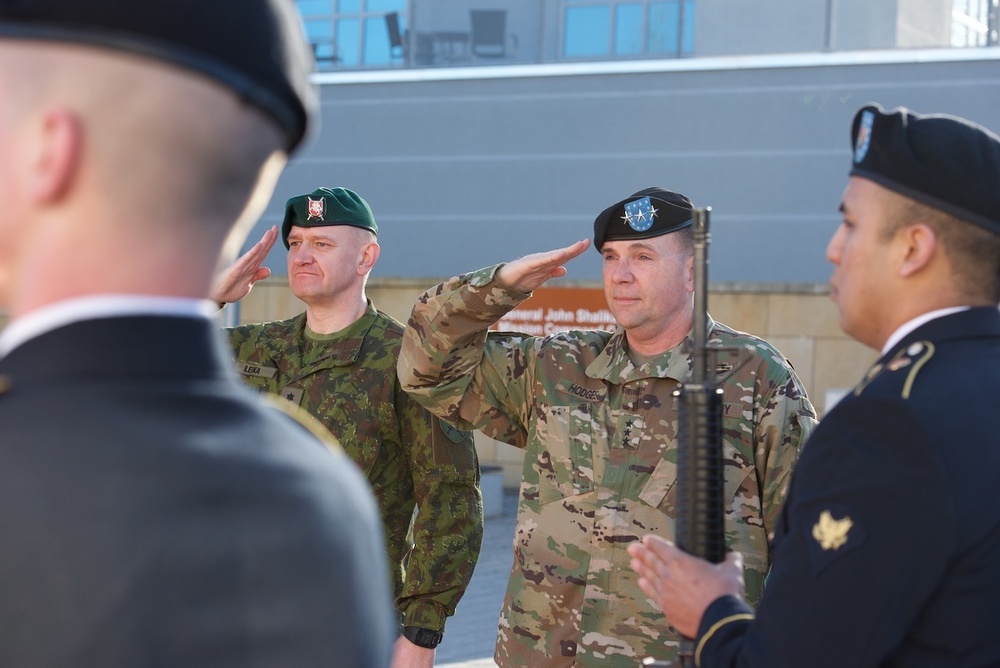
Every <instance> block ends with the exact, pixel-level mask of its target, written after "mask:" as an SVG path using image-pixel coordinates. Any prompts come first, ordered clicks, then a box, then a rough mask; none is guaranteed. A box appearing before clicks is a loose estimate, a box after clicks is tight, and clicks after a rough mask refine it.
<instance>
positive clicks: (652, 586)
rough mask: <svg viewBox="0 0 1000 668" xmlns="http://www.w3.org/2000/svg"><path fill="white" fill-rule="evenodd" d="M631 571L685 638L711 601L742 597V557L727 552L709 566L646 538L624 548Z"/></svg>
mask: <svg viewBox="0 0 1000 668" xmlns="http://www.w3.org/2000/svg"><path fill="white" fill-rule="evenodd" d="M628 553H629V556H631V557H632V562H631V566H632V570H634V571H635V572H636V573H638V574H639V587H640V588H641V589H642V590H643V591H644V592H646V595H647V596H649V597H650V598H651V599H653V601H655V602H656V605H657V607H659V608H660V610H662V611H663V613H664V614H665V615H666V616H667V619H668V620H669V621H670V623H671V624H672V625H673V626H674V628H676V629H677V630H678V631H680V632H681V633H682V634H684V635H685V636H687V637H688V638H694V637H695V636H696V635H697V634H698V625H699V624H700V623H701V617H702V615H704V614H705V610H706V609H707V608H708V606H709V605H711V603H712V601H714V600H715V599H717V598H719V597H721V596H737V597H740V598H742V597H743V556H742V555H740V553H739V552H730V553H729V554H727V555H726V559H725V561H723V562H722V563H719V564H711V563H709V562H707V561H705V560H704V559H699V558H698V557H693V556H691V555H690V554H688V553H687V552H684V551H683V550H681V549H680V548H679V547H677V546H676V545H674V544H673V543H671V542H670V541H668V540H664V539H663V538H660V537H659V536H654V535H652V534H649V535H647V536H645V537H643V539H642V541H641V542H638V543H632V544H631V545H629V546H628Z"/></svg>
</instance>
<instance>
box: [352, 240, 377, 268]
mask: <svg viewBox="0 0 1000 668" xmlns="http://www.w3.org/2000/svg"><path fill="white" fill-rule="evenodd" d="M381 253H382V247H381V246H379V245H378V242H375V241H371V242H369V243H366V244H365V245H364V246H363V247H362V248H361V258H360V263H359V264H358V273H359V274H367V273H368V272H369V271H371V270H372V267H374V266H375V263H376V262H378V256H379V255H380V254H381Z"/></svg>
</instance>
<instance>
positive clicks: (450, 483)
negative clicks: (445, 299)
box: [229, 302, 483, 630]
mask: <svg viewBox="0 0 1000 668" xmlns="http://www.w3.org/2000/svg"><path fill="white" fill-rule="evenodd" d="M305 323H306V318H305V314H302V315H300V316H298V317H295V318H292V319H290V320H284V321H281V322H272V323H265V324H255V325H243V326H240V327H236V328H234V329H232V330H230V331H229V334H230V337H231V342H232V345H233V350H234V352H235V355H236V359H237V363H238V367H239V371H240V373H242V374H243V377H244V379H245V380H246V381H247V383H249V384H250V385H251V386H253V387H256V388H258V389H260V390H262V391H267V392H271V393H275V394H280V395H281V396H284V397H285V398H287V399H290V400H291V401H292V402H293V403H296V404H299V405H301V406H302V407H303V408H305V409H306V410H308V412H310V413H311V414H313V415H315V416H316V417H317V418H319V420H320V421H321V422H322V423H323V424H324V425H325V426H326V427H327V428H328V429H329V430H330V431H331V432H332V433H333V434H334V435H335V436H336V437H337V439H338V440H339V441H340V443H341V444H342V445H343V447H344V449H345V450H346V451H347V453H348V454H349V455H350V456H351V458H352V459H353V460H354V461H355V462H356V463H357V464H358V466H360V467H361V469H362V470H363V471H364V473H365V475H366V476H367V477H368V481H369V482H370V483H371V485H372V489H373V490H374V492H375V496H376V498H377V499H378V503H379V508H380V511H381V514H382V521H383V523H384V525H385V532H386V533H385V536H386V546H387V548H388V551H389V555H388V557H389V564H390V566H391V567H392V571H393V573H392V579H393V592H394V593H395V596H396V607H397V609H398V610H399V612H400V614H401V620H402V623H403V624H404V625H406V626H421V627H424V628H429V629H433V630H441V629H443V628H444V624H445V617H446V616H450V615H452V614H454V612H455V606H456V605H457V604H458V601H459V599H460V598H461V597H462V595H463V594H464V593H465V589H466V587H467V586H468V584H469V579H470V578H471V577H472V571H473V568H474V567H475V564H476V559H477V558H478V556H479V548H480V545H481V544H482V534H483V507H482V496H481V495H480V491H479V486H478V481H479V462H478V460H477V458H476V453H475V448H474V446H473V442H472V434H471V433H469V432H467V431H459V430H457V429H454V428H452V427H451V426H449V425H447V424H444V423H443V422H442V421H441V420H439V419H438V418H435V417H433V416H432V415H430V414H429V413H428V412H427V411H425V410H423V409H422V408H421V407H420V406H419V404H417V403H416V402H415V401H413V399H412V398H410V397H409V396H407V394H406V393H405V392H403V391H402V390H401V389H400V386H399V381H398V380H397V378H396V357H397V355H398V352H399V345H400V339H401V337H402V331H403V327H402V325H401V324H400V323H398V322H397V321H396V320H393V319H392V318H391V317H389V316H387V315H385V314H384V313H381V312H379V311H376V310H375V308H374V307H373V306H372V304H371V302H369V304H368V310H367V312H366V313H365V315H364V316H362V318H361V319H360V320H358V321H357V322H355V323H354V324H353V325H351V326H350V327H348V328H347V329H345V330H343V331H342V332H337V333H335V334H329V335H322V334H313V333H311V332H310V333H307V332H306V329H305ZM415 505H417V506H418V507H419V511H418V513H417V516H416V519H415V520H414V526H413V541H414V547H413V549H412V551H411V550H410V544H409V543H408V542H407V532H408V529H409V525H410V519H411V517H413V509H414V506H415Z"/></svg>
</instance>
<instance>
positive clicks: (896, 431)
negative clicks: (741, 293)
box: [696, 308, 1000, 668]
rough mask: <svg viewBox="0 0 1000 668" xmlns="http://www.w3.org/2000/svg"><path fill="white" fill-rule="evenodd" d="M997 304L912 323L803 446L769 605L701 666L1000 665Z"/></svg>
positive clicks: (710, 642) (731, 617)
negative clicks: (897, 341) (899, 339)
mask: <svg viewBox="0 0 1000 668" xmlns="http://www.w3.org/2000/svg"><path fill="white" fill-rule="evenodd" d="M998 409H1000V314H998V311H997V309H995V308H974V309H970V310H968V311H964V312H960V313H956V314H953V315H948V316H945V317H942V318H938V319H935V320H932V321H930V322H928V323H926V324H924V325H922V326H920V327H918V328H917V329H916V330H915V331H913V332H911V333H910V334H908V335H907V336H906V337H905V338H904V339H903V340H902V341H900V342H899V343H898V344H897V345H895V346H894V347H893V348H892V349H891V350H889V351H888V352H887V353H886V354H885V355H884V356H883V357H882V358H881V359H880V360H879V361H878V363H877V364H876V365H875V366H874V367H873V368H872V369H871V370H870V371H869V373H868V374H867V375H866V377H865V378H864V380H863V381H862V382H861V384H860V385H858V387H857V388H856V389H855V390H854V392H853V393H852V394H851V395H849V396H847V397H846V398H845V399H843V400H842V401H841V402H840V403H839V404H838V405H837V406H836V407H835V408H834V409H833V410H832V411H831V412H830V414H829V415H828V416H827V417H825V418H823V420H822V421H821V422H820V425H819V427H818V428H817V430H816V431H815V432H813V435H812V436H811V437H810V439H809V440H808V442H807V443H806V445H805V447H804V448H803V450H802V456H801V457H800V458H799V464H798V468H796V470H795V472H794V473H793V475H792V485H791V491H790V494H789V497H788V501H787V504H786V506H785V511H784V513H783V515H782V520H781V523H780V524H779V527H778V536H777V537H776V547H775V555H774V565H773V568H772V571H771V576H770V578H769V580H768V583H767V586H766V587H765V590H764V597H763V600H762V601H761V605H760V607H759V609H758V611H757V617H756V620H755V621H753V623H751V622H750V621H749V620H748V617H749V615H748V613H749V610H748V609H747V608H745V607H741V606H740V605H739V603H738V602H737V601H736V600H735V599H733V598H723V599H719V600H717V601H716V602H714V603H713V604H712V605H711V606H710V607H709V609H708V611H707V612H706V614H705V615H704V616H703V618H702V621H701V627H700V628H699V637H700V644H698V645H696V651H697V652H698V657H697V658H698V660H699V665H701V666H767V667H768V668H779V667H782V666H796V667H802V666H809V667H810V668H821V667H823V666H836V667H837V668H844V667H846V666H850V667H851V668H864V667H865V666H934V667H935V668H947V667H948V666H962V667H963V668H966V667H969V666H1000V430H998V428H997V425H998V421H1000V415H998Z"/></svg>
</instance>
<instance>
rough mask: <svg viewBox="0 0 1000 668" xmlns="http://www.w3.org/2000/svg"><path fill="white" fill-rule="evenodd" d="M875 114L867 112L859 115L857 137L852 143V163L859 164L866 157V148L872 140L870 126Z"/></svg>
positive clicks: (873, 121)
mask: <svg viewBox="0 0 1000 668" xmlns="http://www.w3.org/2000/svg"><path fill="white" fill-rule="evenodd" d="M874 123H875V114H874V113H873V112H871V111H869V110H865V111H863V112H862V113H861V124H860V126H859V127H858V137H857V139H855V141H854V162H861V161H862V160H864V159H865V156H866V155H868V146H869V144H871V140H872V125H873V124H874Z"/></svg>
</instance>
